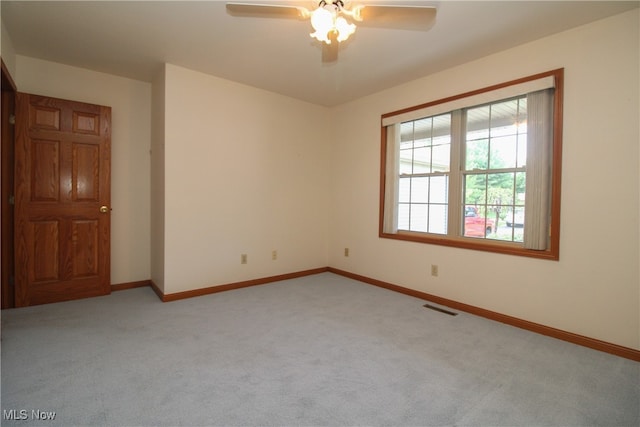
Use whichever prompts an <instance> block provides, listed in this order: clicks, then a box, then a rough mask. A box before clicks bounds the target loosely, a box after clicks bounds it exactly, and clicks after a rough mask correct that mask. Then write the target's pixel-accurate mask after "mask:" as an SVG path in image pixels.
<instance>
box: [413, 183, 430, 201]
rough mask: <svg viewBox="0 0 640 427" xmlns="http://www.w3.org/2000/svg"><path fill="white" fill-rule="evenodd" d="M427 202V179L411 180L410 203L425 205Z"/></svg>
mask: <svg viewBox="0 0 640 427" xmlns="http://www.w3.org/2000/svg"><path fill="white" fill-rule="evenodd" d="M428 200H429V178H427V177H420V178H412V179H411V203H427V201H428Z"/></svg>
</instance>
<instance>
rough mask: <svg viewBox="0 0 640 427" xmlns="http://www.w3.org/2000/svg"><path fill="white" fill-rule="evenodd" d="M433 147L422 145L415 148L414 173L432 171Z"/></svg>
mask: <svg viewBox="0 0 640 427" xmlns="http://www.w3.org/2000/svg"><path fill="white" fill-rule="evenodd" d="M430 165H431V148H429V147H422V148H416V149H415V150H413V173H429V172H431V167H430Z"/></svg>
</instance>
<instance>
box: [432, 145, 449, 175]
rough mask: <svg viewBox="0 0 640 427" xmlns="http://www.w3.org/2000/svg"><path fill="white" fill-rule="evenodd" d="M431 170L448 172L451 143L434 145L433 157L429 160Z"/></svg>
mask: <svg viewBox="0 0 640 427" xmlns="http://www.w3.org/2000/svg"><path fill="white" fill-rule="evenodd" d="M431 162H432V163H431V168H432V169H431V171H432V172H449V164H450V162H451V145H450V144H446V145H434V146H433V158H432V160H431Z"/></svg>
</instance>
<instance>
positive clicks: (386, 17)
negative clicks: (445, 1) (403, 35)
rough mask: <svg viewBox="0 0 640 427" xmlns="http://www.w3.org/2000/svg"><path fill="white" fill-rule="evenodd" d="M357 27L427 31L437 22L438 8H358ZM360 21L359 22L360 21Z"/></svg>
mask: <svg viewBox="0 0 640 427" xmlns="http://www.w3.org/2000/svg"><path fill="white" fill-rule="evenodd" d="M358 9H359V12H358V15H359V18H360V19H362V21H361V22H358V23H357V25H358V26H361V27H378V28H397V29H403V30H417V31H426V30H428V29H430V28H431V27H432V26H433V24H434V23H435V20H436V8H435V7H430V6H358ZM360 19H358V21H360Z"/></svg>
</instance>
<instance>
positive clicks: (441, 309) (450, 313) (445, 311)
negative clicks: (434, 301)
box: [423, 304, 458, 316]
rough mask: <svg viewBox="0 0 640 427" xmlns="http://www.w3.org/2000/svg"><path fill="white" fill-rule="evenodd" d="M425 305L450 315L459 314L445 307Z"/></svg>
mask: <svg viewBox="0 0 640 427" xmlns="http://www.w3.org/2000/svg"><path fill="white" fill-rule="evenodd" d="M423 307H427V308H428V309H430V310H435V311H439V312H440V313H444V314H448V315H449V316H457V315H458V313H454V312H453V311H449V310H445V309H444V308H440V307H436V306H435V305H431V304H425V305H424V306H423Z"/></svg>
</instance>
